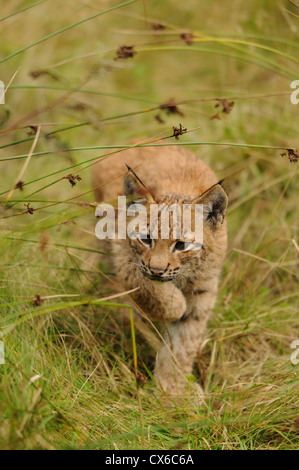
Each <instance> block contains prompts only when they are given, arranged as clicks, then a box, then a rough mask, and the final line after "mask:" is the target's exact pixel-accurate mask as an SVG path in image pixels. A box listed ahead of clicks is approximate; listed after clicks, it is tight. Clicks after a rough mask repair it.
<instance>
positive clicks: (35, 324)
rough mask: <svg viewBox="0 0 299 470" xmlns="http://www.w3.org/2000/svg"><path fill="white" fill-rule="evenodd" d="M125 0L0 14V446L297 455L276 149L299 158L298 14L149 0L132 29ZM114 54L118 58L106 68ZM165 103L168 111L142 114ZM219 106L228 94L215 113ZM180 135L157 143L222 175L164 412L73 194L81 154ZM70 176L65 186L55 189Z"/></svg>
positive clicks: (79, 190)
mask: <svg viewBox="0 0 299 470" xmlns="http://www.w3.org/2000/svg"><path fill="white" fill-rule="evenodd" d="M126 3H127V5H124V6H122V7H119V8H118V3H117V2H116V1H104V0H103V1H102V2H100V5H99V2H94V1H92V0H88V1H85V2H77V3H76V4H74V3H73V2H72V3H71V2H70V1H67V2H63V4H61V2H58V0H53V1H52V2H48V1H42V2H35V3H34V2H31V3H30V2H29V1H20V0H14V1H11V2H7V3H6V4H5V5H4V6H3V8H2V12H1V15H2V19H1V29H2V40H1V43H0V54H1V59H0V60H1V62H0V79H1V80H2V81H3V82H4V83H5V85H7V84H9V88H8V90H7V93H6V104H5V105H0V139H1V142H0V149H1V155H0V174H1V176H0V193H1V194H0V230H1V232H0V233H1V238H0V260H1V261H0V328H1V329H0V335H1V340H2V341H3V342H4V345H5V364H4V365H0V374H1V375H0V447H1V448H5V449H296V448H298V444H299V442H298V440H299V439H298V437H299V433H298V365H296V364H292V362H291V354H292V353H293V352H294V351H293V350H292V348H291V343H292V341H294V340H296V339H298V338H299V328H298V288H297V285H298V251H299V250H298V238H297V229H298V219H297V218H296V211H297V191H298V164H296V163H291V162H290V161H289V159H288V156H287V155H285V156H284V157H281V153H286V150H283V149H290V148H292V149H296V148H298V147H299V143H298V126H297V121H298V119H297V115H298V109H299V108H298V106H297V107H296V105H293V104H291V102H290V94H291V92H292V91H293V90H291V88H290V83H291V81H292V80H295V79H299V68H298V60H297V59H296V57H297V49H298V43H297V34H298V28H299V20H298V15H299V10H297V9H296V7H295V6H294V5H292V4H291V3H289V2H288V1H287V0H285V1H283V2H276V1H275V2H273V1H270V0H263V1H259V2H258V1H257V0H253V1H252V2H250V4H246V6H244V2H242V1H241V0H234V1H233V2H232V3H231V2H230V3H229V4H227V5H225V4H224V3H223V2H222V3H221V6H220V4H217V5H216V3H215V2H212V1H209V2H200V4H199V3H198V2H197V1H195V0H190V1H189V2H188V5H187V6H185V5H184V4H179V3H176V6H175V8H174V7H173V2H169V1H168V0H167V1H164V2H158V0H153V1H152V2H145V4H146V14H147V18H146V19H145V17H144V2H143V1H136V2H126ZM58 6H59V15H57V8H58ZM287 10H288V11H290V12H291V13H289V12H288V11H287ZM105 12H106V13H105ZM104 13H105V14H104ZM296 15H297V16H296ZM203 20H204V21H203ZM153 21H154V23H155V24H156V25H157V24H158V23H159V24H160V25H162V26H163V27H164V29H157V28H158V27H157V26H156V29H154V28H153V26H152V25H153ZM160 28H161V26H160ZM187 31H189V32H192V34H193V36H192V38H193V39H194V42H192V44H188V43H187V42H186V40H184V38H181V34H183V33H186V32H187ZM273 31H275V33H274V32H273ZM123 45H129V46H130V45H134V47H135V51H136V52H137V53H136V55H135V56H134V57H133V58H132V59H122V60H114V58H115V57H116V55H117V50H118V48H119V47H120V46H123ZM12 78H13V80H12ZM10 81H11V83H10ZM171 98H172V99H174V100H175V102H176V103H177V108H176V109H175V111H176V113H174V114H173V113H172V114H171V113H169V112H168V113H167V109H166V110H165V108H164V109H161V108H160V106H161V105H162V104H167V103H168V102H169V100H170V99H171ZM220 98H221V99H224V98H226V99H227V100H228V101H234V106H233V108H232V109H231V110H230V112H229V113H228V114H226V113H225V112H222V107H223V103H224V104H225V102H222V104H221V102H220V101H219V99H220ZM217 104H220V106H218V107H217V108H215V106H216V105H217ZM218 112H219V116H218V117H220V119H217V116H216V118H215V119H211V116H213V115H215V114H216V113H218ZM157 115H159V118H155V117H156V116H157ZM159 120H160V121H161V120H162V121H163V122H162V123H161V122H159ZM179 123H182V124H183V125H184V127H187V128H188V132H187V133H186V134H185V135H183V136H181V137H180V140H179V141H178V142H177V141H175V140H174V139H173V138H171V137H169V138H168V139H165V140H164V141H163V145H168V144H171V145H173V144H175V143H178V144H179V145H188V148H190V149H192V150H194V151H195V152H196V153H197V154H198V155H199V156H200V157H201V158H202V159H204V160H205V161H206V162H208V163H209V164H210V165H211V166H212V168H213V169H214V170H215V171H216V173H217V175H219V178H222V177H223V176H225V177H226V178H227V179H226V186H227V189H228V192H229V199H230V206H229V213H228V227H229V250H228V253H227V258H226V262H225V266H224V269H223V274H222V278H221V284H220V292H219V297H218V302H217V306H216V308H215V311H214V313H213V316H212V319H211V322H210V326H209V329H208V331H207V334H206V339H205V341H204V343H203V346H202V349H201V352H200V356H199V360H198V364H197V365H196V366H197V367H195V370H194V374H195V375H197V376H198V377H199V375H200V377H201V379H200V380H201V381H202V382H203V384H204V385H205V390H206V401H205V404H204V405H203V406H202V407H200V408H198V407H197V406H195V405H194V404H192V402H191V401H190V402H188V401H187V402H186V403H185V404H184V406H182V405H181V406H176V407H174V408H169V407H167V406H165V404H164V403H163V401H161V400H160V399H159V397H158V396H157V395H156V394H155V393H154V390H155V387H154V384H153V381H152V375H151V374H152V371H153V366H154V362H155V354H156V350H157V348H158V347H159V344H160V341H161V338H160V336H159V334H158V330H157V329H156V328H157V325H152V324H151V323H149V322H136V320H134V321H133V319H132V316H131V314H130V310H129V308H128V307H127V306H126V302H127V299H126V297H125V295H121V296H118V297H116V295H117V294H119V293H122V291H121V289H120V288H119V287H118V286H117V279H116V276H115V273H114V272H113V268H111V265H110V260H111V256H109V254H107V255H104V258H103V257H102V258H101V259H102V261H100V257H99V252H100V251H102V250H104V248H103V247H101V246H100V245H98V243H97V240H96V238H95V236H94V227H95V217H94V210H95V205H94V202H95V201H94V195H93V192H92V190H91V184H90V174H91V172H92V163H93V162H95V161H96V159H98V158H99V157H102V156H108V155H110V156H108V157H107V158H110V159H111V161H112V159H114V158H117V155H118V153H119V152H120V151H125V150H124V148H125V147H126V145H127V143H128V141H130V139H132V138H144V139H149V145H156V144H155V140H156V138H157V136H164V137H167V136H171V135H172V133H173V130H172V127H173V126H178V125H179ZM30 126H31V127H30ZM192 129H193V130H192ZM70 173H72V174H73V175H74V176H77V175H79V176H80V178H81V180H76V181H75V182H76V185H75V186H73V187H72V186H71V184H70V182H69V181H68V179H67V178H65V177H66V176H68V175H69V174H70ZM20 175H21V177H20ZM19 179H21V180H22V183H21V184H19V187H18V188H15V183H16V182H18V181H19ZM107 184H109V182H107ZM296 190H297V191H296ZM104 251H105V250H104ZM103 259H104V261H103ZM141 374H142V375H141ZM136 376H137V377H139V381H137V383H136ZM144 380H145V383H144V384H141V383H140V382H141V381H142V382H143V381H144Z"/></svg>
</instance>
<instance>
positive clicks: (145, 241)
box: [138, 234, 153, 248]
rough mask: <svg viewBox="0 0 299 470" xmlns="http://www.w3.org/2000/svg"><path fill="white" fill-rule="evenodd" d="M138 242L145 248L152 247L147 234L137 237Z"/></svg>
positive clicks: (151, 241)
mask: <svg viewBox="0 0 299 470" xmlns="http://www.w3.org/2000/svg"><path fill="white" fill-rule="evenodd" d="M141 237H145V238H141ZM138 240H139V241H140V242H141V243H142V244H143V245H145V246H147V247H148V248H150V247H151V246H152V245H153V240H152V239H151V238H150V236H149V235H148V234H147V235H145V234H140V236H139V237H138Z"/></svg>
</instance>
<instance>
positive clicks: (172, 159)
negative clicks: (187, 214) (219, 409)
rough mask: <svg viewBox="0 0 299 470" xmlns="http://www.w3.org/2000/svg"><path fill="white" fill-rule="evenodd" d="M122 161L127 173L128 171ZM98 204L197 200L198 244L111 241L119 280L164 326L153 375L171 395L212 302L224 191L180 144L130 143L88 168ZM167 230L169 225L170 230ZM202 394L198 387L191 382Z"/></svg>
mask: <svg viewBox="0 0 299 470" xmlns="http://www.w3.org/2000/svg"><path fill="white" fill-rule="evenodd" d="M125 163H126V164H128V165H129V166H130V167H131V168H132V169H133V171H129V172H128V171H127V172H126V166H125ZM93 186H94V188H95V193H96V197H97V200H98V201H99V202H102V201H105V202H111V201H115V200H116V199H117V197H118V196H119V195H126V196H127V199H130V201H131V202H132V200H133V201H138V202H139V203H140V202H141V203H142V204H144V205H145V206H146V207H149V205H150V204H153V203H156V204H162V203H164V204H167V205H168V206H170V205H171V204H173V203H177V204H180V205H182V204H184V203H189V204H191V206H193V205H194V204H195V203H196V204H202V205H203V215H204V216H203V243H202V245H200V246H199V245H198V244H197V245H196V244H192V243H190V242H187V241H186V240H184V238H180V239H179V240H174V239H173V238H171V237H170V238H169V239H162V238H158V239H155V240H154V239H151V237H150V235H149V234H148V235H147V238H146V239H141V238H137V239H135V240H132V239H130V238H127V239H126V240H114V241H113V242H112V246H113V251H114V255H115V264H116V270H117V275H118V278H119V280H120V282H121V284H122V286H123V288H124V289H126V290H129V289H133V288H135V287H139V289H138V290H136V291H135V292H134V293H132V294H131V296H130V297H131V301H132V305H133V307H134V308H135V310H136V309H137V308H138V307H139V308H140V309H141V311H142V312H143V313H144V314H146V315H147V316H148V317H149V318H150V319H151V320H162V321H163V322H165V323H166V332H165V344H164V345H163V346H162V348H161V350H160V352H159V353H158V356H157V361H156V370H155V380H156V383H157V385H158V386H159V387H160V388H161V389H162V390H163V391H165V392H166V393H167V394H169V395H181V394H183V393H184V390H185V387H186V385H187V384H188V380H187V377H188V375H190V374H192V366H193V361H194V359H195V357H196V354H197V352H198V350H199V346H200V342H201V340H202V336H203V333H204V330H205V327H206V324H207V321H208V318H209V314H210V312H211V310H212V309H213V307H214V303H215V299H216V294H217V284H218V276H219V272H220V269H221V266H222V263H223V260H224V256H225V251H226V244H227V234H226V221H225V219H224V217H225V212H226V207H227V196H226V193H225V192H224V190H223V188H222V187H221V184H220V183H219V184H218V183H217V178H216V176H215V174H214V173H213V172H212V171H211V169H210V168H209V167H208V166H207V165H206V164H205V163H203V162H202V161H200V160H198V159H197V158H196V157H195V155H194V154H193V153H192V152H190V151H188V150H185V149H183V148H181V147H175V146H172V147H152V148H133V149H130V150H128V151H125V152H122V153H120V154H118V155H116V156H113V157H110V158H108V159H105V160H103V161H100V162H99V163H98V164H97V166H96V168H95V171H94V172H93ZM170 230H171V228H170ZM196 387H197V391H198V393H199V394H200V393H201V389H200V387H199V385H196Z"/></svg>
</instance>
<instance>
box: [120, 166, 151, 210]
mask: <svg viewBox="0 0 299 470" xmlns="http://www.w3.org/2000/svg"><path fill="white" fill-rule="evenodd" d="M123 190H124V195H125V196H127V200H128V202H137V203H140V204H145V203H146V202H149V203H154V202H155V200H154V198H153V196H152V195H151V193H150V191H149V189H148V188H147V187H146V186H145V185H144V184H143V183H142V181H141V180H140V179H139V178H138V176H137V175H136V174H135V173H133V172H131V171H130V173H128V174H127V175H126V176H125V177H124V180H123Z"/></svg>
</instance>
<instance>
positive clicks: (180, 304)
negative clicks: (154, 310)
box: [165, 287, 187, 321]
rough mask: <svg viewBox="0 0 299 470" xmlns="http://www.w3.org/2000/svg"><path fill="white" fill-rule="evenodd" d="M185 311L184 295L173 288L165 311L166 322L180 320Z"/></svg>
mask: <svg viewBox="0 0 299 470" xmlns="http://www.w3.org/2000/svg"><path fill="white" fill-rule="evenodd" d="M186 311H187V302H186V299H185V297H184V294H183V293H182V292H181V291H180V290H179V289H178V288H177V287H174V290H173V295H172V297H171V299H170V305H169V309H168V310H167V317H166V318H165V320H167V321H177V320H180V319H181V318H182V317H183V316H184V314H185V313H186Z"/></svg>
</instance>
